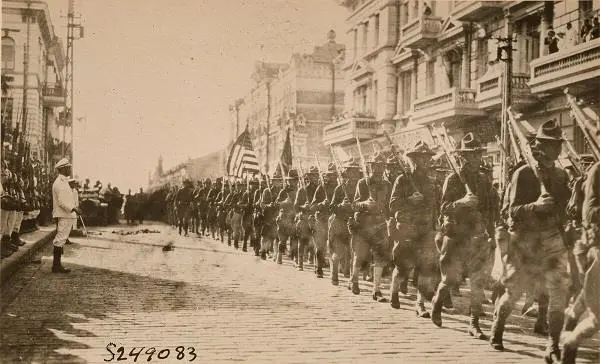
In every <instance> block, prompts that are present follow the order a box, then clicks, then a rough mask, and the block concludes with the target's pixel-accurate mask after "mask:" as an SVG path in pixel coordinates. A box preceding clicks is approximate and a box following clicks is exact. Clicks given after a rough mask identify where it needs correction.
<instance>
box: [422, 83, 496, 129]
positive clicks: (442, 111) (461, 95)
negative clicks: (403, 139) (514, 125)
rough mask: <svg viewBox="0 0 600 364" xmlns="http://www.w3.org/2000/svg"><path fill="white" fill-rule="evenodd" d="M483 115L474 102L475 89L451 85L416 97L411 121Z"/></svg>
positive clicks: (443, 120) (425, 121) (423, 122)
mask: <svg viewBox="0 0 600 364" xmlns="http://www.w3.org/2000/svg"><path fill="white" fill-rule="evenodd" d="M485 115H486V113H485V111H483V110H480V109H479V107H478V106H477V103H476V102H475V90H466V89H458V88H456V87H452V88H450V89H448V90H446V91H444V92H440V93H437V94H435V95H430V96H426V97H423V98H420V99H417V100H416V101H415V102H414V104H413V113H412V121H413V122H414V123H416V124H428V123H432V122H445V121H451V120H456V119H459V118H461V119H462V118H471V117H480V116H485Z"/></svg>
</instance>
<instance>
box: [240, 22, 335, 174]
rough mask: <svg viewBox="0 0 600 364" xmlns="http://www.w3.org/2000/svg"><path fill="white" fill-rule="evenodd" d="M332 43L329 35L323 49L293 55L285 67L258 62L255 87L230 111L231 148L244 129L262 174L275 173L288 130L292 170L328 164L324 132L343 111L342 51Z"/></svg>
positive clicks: (332, 39) (333, 40)
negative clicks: (292, 161)
mask: <svg viewBox="0 0 600 364" xmlns="http://www.w3.org/2000/svg"><path fill="white" fill-rule="evenodd" d="M335 37H336V36H335V32H333V31H330V32H329V33H328V39H327V42H326V43H325V44H323V45H321V46H317V47H315V48H314V51H313V52H312V53H310V54H293V55H292V56H291V59H290V61H289V62H288V63H268V62H256V64H255V68H254V72H253V74H252V79H253V81H254V87H253V88H252V89H251V90H250V91H249V92H248V93H247V94H246V95H245V96H244V97H243V98H241V99H240V100H238V101H236V102H235V104H234V106H232V107H230V110H231V112H232V117H231V128H230V130H232V136H233V138H232V142H233V141H235V139H236V138H237V135H239V133H241V132H242V131H243V130H244V129H245V128H246V127H247V128H248V131H249V132H250V135H251V137H252V142H253V143H252V144H253V147H254V149H255V150H256V151H257V156H258V160H259V163H260V168H261V171H263V172H267V173H273V172H274V170H275V168H277V165H278V162H279V158H280V156H281V151H282V149H283V145H284V143H285V138H286V135H287V131H288V129H289V131H290V141H291V145H292V156H293V159H294V164H295V165H299V166H304V168H308V166H309V165H313V164H315V158H318V159H319V160H320V161H321V163H326V162H327V161H328V160H329V159H330V157H329V151H328V149H327V148H326V147H325V146H324V144H323V127H324V126H325V125H327V124H328V123H330V122H331V119H332V117H334V116H335V115H337V114H339V113H340V112H341V111H342V110H343V105H344V81H343V72H342V70H341V66H340V65H339V64H338V60H339V59H340V55H342V54H343V50H344V45H342V44H340V43H337V42H336V40H335ZM233 131H235V133H233Z"/></svg>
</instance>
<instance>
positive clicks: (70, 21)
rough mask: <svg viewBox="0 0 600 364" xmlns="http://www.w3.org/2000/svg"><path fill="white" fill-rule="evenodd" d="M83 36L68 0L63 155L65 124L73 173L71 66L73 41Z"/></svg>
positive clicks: (64, 152)
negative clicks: (76, 32)
mask: <svg viewBox="0 0 600 364" xmlns="http://www.w3.org/2000/svg"><path fill="white" fill-rule="evenodd" d="M75 29H78V30H79V36H78V37H77V38H75ZM80 38H83V27H82V26H81V24H77V23H75V0H69V10H68V14H67V54H66V59H65V60H66V62H65V93H64V96H65V119H66V120H64V124H63V156H65V157H66V154H67V151H66V143H67V141H66V137H65V134H66V128H67V125H68V126H69V127H70V129H71V130H70V131H71V165H73V167H72V168H71V173H72V174H73V175H74V174H75V172H74V171H75V167H74V166H75V163H74V161H73V159H74V158H73V156H74V154H75V149H74V138H73V110H74V109H73V106H74V105H73V104H74V103H73V97H74V93H75V92H74V88H73V74H74V66H73V41H74V40H75V39H80Z"/></svg>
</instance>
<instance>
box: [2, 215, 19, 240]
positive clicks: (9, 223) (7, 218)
mask: <svg viewBox="0 0 600 364" xmlns="http://www.w3.org/2000/svg"><path fill="white" fill-rule="evenodd" d="M0 215H1V216H0V231H1V232H2V235H8V236H10V234H11V233H12V231H13V225H14V223H15V219H16V218H17V212H16V211H7V210H2V213H1V214H0Z"/></svg>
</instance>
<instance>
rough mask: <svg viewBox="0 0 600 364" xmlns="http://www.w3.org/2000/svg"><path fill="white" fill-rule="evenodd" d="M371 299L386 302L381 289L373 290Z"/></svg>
mask: <svg viewBox="0 0 600 364" xmlns="http://www.w3.org/2000/svg"><path fill="white" fill-rule="evenodd" d="M373 301H377V302H381V303H385V302H387V299H386V298H385V297H383V294H382V293H381V291H375V292H373Z"/></svg>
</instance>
